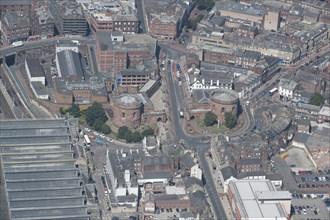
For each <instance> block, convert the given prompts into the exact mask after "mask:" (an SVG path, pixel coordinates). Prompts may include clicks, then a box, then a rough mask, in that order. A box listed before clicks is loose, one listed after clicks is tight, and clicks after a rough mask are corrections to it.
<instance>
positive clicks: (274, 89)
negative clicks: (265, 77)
mask: <svg viewBox="0 0 330 220" xmlns="http://www.w3.org/2000/svg"><path fill="white" fill-rule="evenodd" d="M277 90H278V88H272V89H271V90H269V95H270V96H272V95H274V94H275V93H276V92H277Z"/></svg>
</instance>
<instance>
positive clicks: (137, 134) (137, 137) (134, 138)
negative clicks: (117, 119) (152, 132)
mask: <svg viewBox="0 0 330 220" xmlns="http://www.w3.org/2000/svg"><path fill="white" fill-rule="evenodd" d="M141 140H142V136H141V133H140V132H138V131H134V132H133V134H132V140H131V141H132V142H133V143H137V142H141Z"/></svg>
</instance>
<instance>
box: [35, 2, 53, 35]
mask: <svg viewBox="0 0 330 220" xmlns="http://www.w3.org/2000/svg"><path fill="white" fill-rule="evenodd" d="M31 20H32V22H31V23H32V27H31V32H32V35H45V36H47V35H48V36H53V35H54V28H55V26H54V19H53V18H52V17H51V15H50V13H49V11H48V9H47V8H45V7H44V6H41V7H40V8H38V9H36V11H35V13H34V16H33V18H32V19H31Z"/></svg>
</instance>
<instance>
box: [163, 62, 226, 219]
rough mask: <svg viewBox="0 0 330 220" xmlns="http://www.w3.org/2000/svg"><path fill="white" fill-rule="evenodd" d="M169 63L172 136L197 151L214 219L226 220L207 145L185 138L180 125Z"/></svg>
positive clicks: (169, 64)
mask: <svg viewBox="0 0 330 220" xmlns="http://www.w3.org/2000/svg"><path fill="white" fill-rule="evenodd" d="M171 70H172V69H171V63H167V70H166V71H167V79H168V86H169V99H170V100H169V103H170V112H171V113H172V114H171V116H170V117H171V121H172V123H173V125H174V131H173V136H174V139H176V140H179V139H181V140H183V141H184V142H185V144H187V145H188V146H191V147H193V148H196V149H197V153H198V157H199V164H200V166H201V169H202V170H203V174H204V179H205V188H206V190H207V192H208V195H209V198H210V200H211V203H212V206H213V208H214V212H215V213H214V214H215V217H216V218H215V219H226V213H225V211H224V209H223V207H222V204H221V201H220V198H219V196H218V194H217V190H216V187H215V185H214V182H213V178H212V174H211V171H210V169H209V167H208V164H207V161H206V157H205V153H206V151H207V150H208V149H209V147H210V145H209V144H204V143H201V140H202V138H203V137H189V136H187V135H186V134H185V133H184V131H183V129H182V127H181V124H180V117H179V111H178V103H177V101H176V100H177V98H176V94H175V93H176V92H175V91H176V90H175V88H174V87H175V85H174V80H173V74H172V71H171Z"/></svg>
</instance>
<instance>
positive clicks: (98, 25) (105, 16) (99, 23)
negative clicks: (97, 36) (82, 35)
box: [89, 12, 113, 33]
mask: <svg viewBox="0 0 330 220" xmlns="http://www.w3.org/2000/svg"><path fill="white" fill-rule="evenodd" d="M89 21H90V27H91V30H92V31H93V32H94V33H97V32H99V31H113V21H112V13H111V12H99V13H93V14H91V15H90V20H89Z"/></svg>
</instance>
